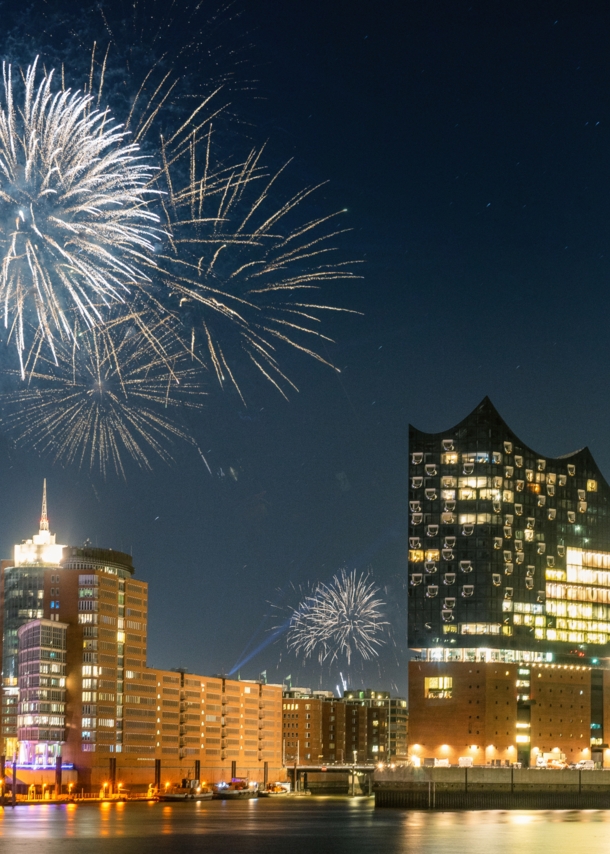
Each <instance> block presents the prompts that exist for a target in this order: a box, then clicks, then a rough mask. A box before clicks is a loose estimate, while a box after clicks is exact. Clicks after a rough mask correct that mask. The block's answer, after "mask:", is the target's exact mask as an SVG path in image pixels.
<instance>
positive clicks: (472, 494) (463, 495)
mask: <svg viewBox="0 0 610 854" xmlns="http://www.w3.org/2000/svg"><path fill="white" fill-rule="evenodd" d="M458 498H459V500H460V501H476V500H477V491H476V489H473V488H472V487H470V486H467V487H464V488H463V489H460V491H459V493H458Z"/></svg>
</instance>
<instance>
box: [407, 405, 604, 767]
mask: <svg viewBox="0 0 610 854" xmlns="http://www.w3.org/2000/svg"><path fill="white" fill-rule="evenodd" d="M409 444H410V447H409V452H410V468H409V481H410V484H409V487H410V488H409V510H410V519H409V646H410V647H411V649H412V659H413V660H412V661H411V662H410V666H409V742H410V752H411V755H412V756H414V757H419V758H420V759H426V758H427V759H429V760H430V761H432V760H433V759H441V758H443V759H450V760H452V761H457V759H458V758H459V757H460V756H465V755H471V756H472V758H473V760H474V761H475V762H476V763H477V764H489V763H490V762H493V763H494V764H497V763H503V764H504V763H509V764H510V763H513V762H520V763H521V764H522V765H524V766H528V765H530V764H533V763H535V761H536V760H537V757H538V756H539V755H540V754H541V753H557V754H564V755H565V756H566V758H567V759H568V760H569V761H576V760H580V759H588V758H590V759H593V760H594V761H595V762H597V763H598V764H599V765H602V764H605V765H610V747H609V745H608V741H610V727H609V723H610V721H608V719H607V718H608V711H607V710H608V709H610V693H609V691H610V685H609V674H610V671H609V670H608V669H607V667H608V659H609V657H610V486H609V485H608V484H607V482H606V480H605V479H604V477H603V475H602V473H601V471H600V470H599V468H598V466H597V464H596V463H595V460H594V459H593V457H592V455H591V453H590V451H589V450H588V449H587V448H583V449H582V450H580V451H577V452H575V453H573V454H569V455H567V456H565V457H558V458H551V457H544V456H543V455H541V454H539V453H536V452H534V451H533V450H532V449H531V448H529V447H528V446H527V445H525V444H524V443H523V442H522V441H521V439H519V437H518V436H516V435H515V434H514V433H513V432H512V431H511V430H510V428H509V427H508V426H507V424H506V423H505V422H504V421H503V420H502V418H501V417H500V415H499V414H498V412H497V411H496V410H495V409H494V407H493V405H492V404H491V402H490V401H489V399H488V398H485V400H483V401H482V402H481V403H480V404H479V406H477V407H476V409H475V410H474V411H473V412H472V413H471V414H470V415H468V416H467V417H466V418H465V419H464V420H463V421H462V422H460V423H459V424H457V425H456V426H455V427H452V428H450V429H449V430H446V431H443V432H442V433H435V434H431V433H424V432H422V431H420V430H416V429H415V428H411V429H410V433H409Z"/></svg>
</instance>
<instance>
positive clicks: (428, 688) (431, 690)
mask: <svg viewBox="0 0 610 854" xmlns="http://www.w3.org/2000/svg"><path fill="white" fill-rule="evenodd" d="M424 696H425V698H426V700H450V699H451V698H452V696H453V677H452V676H426V677H425V678H424Z"/></svg>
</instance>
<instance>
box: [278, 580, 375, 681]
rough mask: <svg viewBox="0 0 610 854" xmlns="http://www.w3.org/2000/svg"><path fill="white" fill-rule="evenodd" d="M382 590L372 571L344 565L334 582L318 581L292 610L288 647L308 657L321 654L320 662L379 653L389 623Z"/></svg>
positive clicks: (366, 657) (368, 657)
mask: <svg viewBox="0 0 610 854" xmlns="http://www.w3.org/2000/svg"><path fill="white" fill-rule="evenodd" d="M378 593H379V588H378V587H376V586H375V584H374V583H373V582H372V581H371V579H370V576H369V575H368V573H363V574H361V575H358V573H357V572H356V570H353V571H352V572H347V571H346V570H345V569H342V570H341V571H340V572H339V573H338V574H337V575H335V576H334V578H333V580H332V581H331V582H330V584H324V583H323V582H320V583H318V584H317V585H316V587H315V588H314V590H313V592H312V593H311V594H309V595H308V596H306V597H305V598H304V599H303V600H302V602H301V603H300V604H299V606H298V607H297V608H296V609H295V610H294V611H293V613H292V616H291V618H290V623H289V627H288V648H289V649H291V650H292V651H293V652H295V653H297V654H298V655H303V656H304V658H306V659H307V658H311V657H312V656H314V655H317V658H318V661H319V662H320V663H322V662H323V661H327V660H329V661H331V662H332V661H335V660H336V659H338V658H339V657H340V656H345V658H346V659H347V663H348V664H349V663H350V662H351V659H352V656H353V655H355V654H358V655H360V656H361V657H362V658H364V659H370V658H374V657H376V656H377V655H378V651H379V647H380V646H382V645H383V643H384V640H383V638H382V637H380V636H379V635H380V634H381V633H382V632H383V630H384V628H385V627H386V626H387V625H389V624H388V622H387V621H386V620H384V615H383V612H382V611H381V608H382V607H383V606H384V605H385V602H383V601H382V600H381V599H379V598H378V596H377V594H378Z"/></svg>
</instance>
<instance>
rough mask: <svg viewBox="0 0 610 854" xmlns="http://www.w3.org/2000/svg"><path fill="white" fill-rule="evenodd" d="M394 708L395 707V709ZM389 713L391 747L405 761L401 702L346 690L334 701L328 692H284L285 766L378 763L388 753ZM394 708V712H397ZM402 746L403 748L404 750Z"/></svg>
mask: <svg viewBox="0 0 610 854" xmlns="http://www.w3.org/2000/svg"><path fill="white" fill-rule="evenodd" d="M397 704H398V705H397ZM392 710H393V711H394V715H395V717H396V716H397V717H398V719H399V725H398V727H397V724H396V721H394V730H393V731H392V732H393V736H394V743H396V733H397V729H398V731H399V735H398V743H399V744H400V746H401V749H402V750H404V755H405V757H406V739H407V716H406V701H405V700H402V699H401V698H398V699H397V698H390V695H389V693H388V692H375V691H360V692H346V693H345V696H344V697H342V698H340V699H338V698H337V697H335V696H334V695H333V694H332V692H330V691H312V690H311V689H309V688H291V689H290V690H288V691H285V692H284V700H283V732H284V756H285V761H286V764H287V765H290V764H292V763H293V762H295V761H297V762H298V763H299V764H300V765H307V764H311V765H319V764H324V763H333V762H337V763H347V764H349V763H351V762H354V761H356V762H377V761H379V760H389V759H391V758H396V757H395V755H391V754H390V744H391V740H390V739H391V733H390V718H391V715H392ZM397 710H398V712H397ZM403 744H404V747H403Z"/></svg>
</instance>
